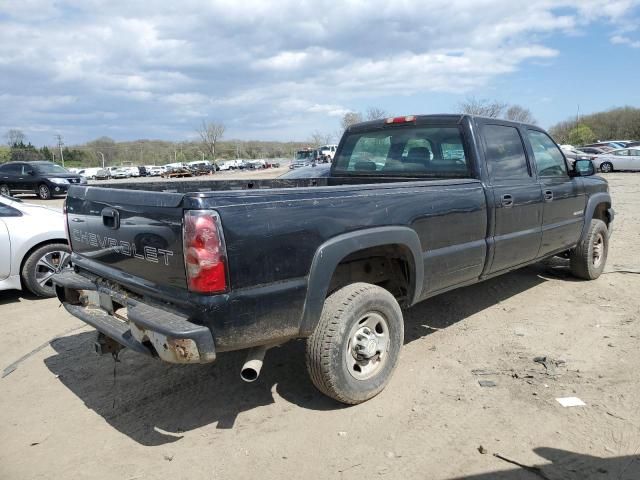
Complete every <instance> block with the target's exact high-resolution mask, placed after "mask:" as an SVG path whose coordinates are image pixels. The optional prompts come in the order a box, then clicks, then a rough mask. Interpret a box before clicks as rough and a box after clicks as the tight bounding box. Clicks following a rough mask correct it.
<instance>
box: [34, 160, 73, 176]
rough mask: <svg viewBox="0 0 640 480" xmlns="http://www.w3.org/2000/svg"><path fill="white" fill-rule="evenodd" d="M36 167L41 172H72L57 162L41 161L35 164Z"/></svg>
mask: <svg viewBox="0 0 640 480" xmlns="http://www.w3.org/2000/svg"><path fill="white" fill-rule="evenodd" d="M34 167H35V169H36V170H37V171H38V172H40V173H45V174H47V173H71V172H69V171H68V170H67V169H65V168H62V167H61V166H60V165H56V164H55V163H39V164H38V165H34Z"/></svg>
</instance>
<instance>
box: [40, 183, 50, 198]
mask: <svg viewBox="0 0 640 480" xmlns="http://www.w3.org/2000/svg"><path fill="white" fill-rule="evenodd" d="M39 192H40V196H41V197H42V198H49V194H50V192H49V187H47V186H46V185H40V188H39Z"/></svg>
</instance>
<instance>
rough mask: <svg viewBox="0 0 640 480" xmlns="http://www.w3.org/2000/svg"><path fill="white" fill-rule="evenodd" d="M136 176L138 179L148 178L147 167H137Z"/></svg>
mask: <svg viewBox="0 0 640 480" xmlns="http://www.w3.org/2000/svg"><path fill="white" fill-rule="evenodd" d="M138 176H140V177H148V176H149V172H148V171H147V167H145V166H144V165H140V166H138Z"/></svg>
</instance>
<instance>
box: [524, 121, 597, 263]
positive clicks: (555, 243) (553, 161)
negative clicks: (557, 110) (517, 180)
mask: <svg viewBox="0 0 640 480" xmlns="http://www.w3.org/2000/svg"><path fill="white" fill-rule="evenodd" d="M527 138H528V140H529V148H530V149H531V150H530V153H531V156H532V157H533V159H534V162H535V165H536V170H537V173H538V179H539V181H540V185H541V187H542V198H543V200H544V209H543V213H542V243H541V245H540V251H539V252H538V257H544V256H546V255H548V254H550V253H552V252H558V251H560V250H562V249H567V248H570V247H572V246H573V245H575V244H576V243H577V242H578V239H579V238H580V233H581V232H582V225H583V224H584V210H585V207H586V196H585V194H584V188H583V186H582V180H581V179H579V178H571V177H569V174H568V171H567V164H566V162H565V159H564V156H563V155H562V152H561V151H560V149H559V148H558V147H557V145H556V144H555V142H554V141H553V140H551V137H549V136H548V135H547V134H546V133H544V132H542V131H539V130H534V129H528V130H527Z"/></svg>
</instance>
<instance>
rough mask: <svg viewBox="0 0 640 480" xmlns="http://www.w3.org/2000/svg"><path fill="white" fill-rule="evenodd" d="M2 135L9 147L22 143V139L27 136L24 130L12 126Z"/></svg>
mask: <svg viewBox="0 0 640 480" xmlns="http://www.w3.org/2000/svg"><path fill="white" fill-rule="evenodd" d="M4 136H5V138H6V139H7V145H9V146H10V147H13V146H14V145H19V144H21V143H24V141H25V140H26V139H27V136H26V135H25V134H24V132H23V131H22V130H18V129H17V128H12V129H11V130H9V131H8V132H7V133H6V134H5V135H4Z"/></svg>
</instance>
